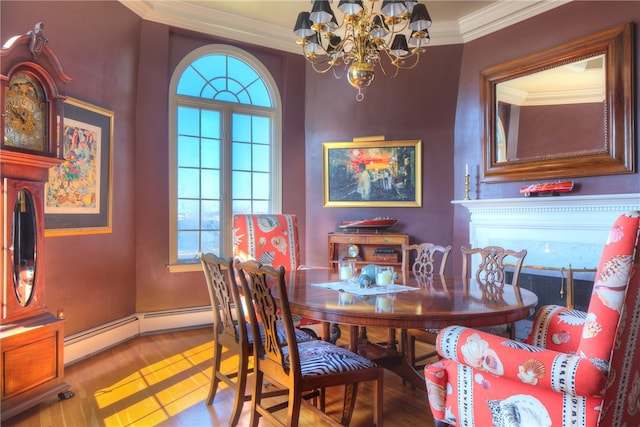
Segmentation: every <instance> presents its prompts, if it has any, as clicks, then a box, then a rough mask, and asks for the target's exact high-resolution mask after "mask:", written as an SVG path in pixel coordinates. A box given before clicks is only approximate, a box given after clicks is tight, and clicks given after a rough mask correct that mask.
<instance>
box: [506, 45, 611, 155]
mask: <svg viewBox="0 0 640 427" xmlns="http://www.w3.org/2000/svg"><path fill="white" fill-rule="evenodd" d="M604 59H605V58H604V55H597V56H595V57H592V58H587V59H582V60H578V61H575V62H570V63H568V64H564V65H561V66H559V67H555V68H550V69H548V70H543V71H540V72H537V73H534V74H529V75H526V76H523V77H518V78H515V79H512V80H507V81H504V82H500V83H498V84H497V85H496V102H497V105H496V108H497V111H496V114H497V120H498V125H497V128H496V161H497V162H507V161H517V160H533V159H536V158H544V157H546V156H554V157H555V156H561V155H562V154H563V153H567V152H578V153H589V152H597V151H599V150H600V151H601V150H604V149H605V148H606V139H607V136H606V132H605V130H606V118H605V115H606V104H605V68H604ZM573 123H581V126H579V127H577V128H576V127H575V126H573V125H572V124H573Z"/></svg>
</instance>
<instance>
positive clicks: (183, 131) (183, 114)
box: [178, 107, 200, 136]
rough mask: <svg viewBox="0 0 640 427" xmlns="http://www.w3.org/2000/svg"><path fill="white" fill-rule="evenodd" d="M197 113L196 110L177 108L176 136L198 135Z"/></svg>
mask: <svg viewBox="0 0 640 427" xmlns="http://www.w3.org/2000/svg"><path fill="white" fill-rule="evenodd" d="M199 112H200V110H198V109H196V108H187V107H178V135H191V136H198V135H199V132H200V115H199Z"/></svg>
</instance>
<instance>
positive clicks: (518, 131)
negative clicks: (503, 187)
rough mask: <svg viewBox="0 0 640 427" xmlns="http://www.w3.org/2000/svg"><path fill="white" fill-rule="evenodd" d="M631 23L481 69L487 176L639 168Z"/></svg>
mask: <svg viewBox="0 0 640 427" xmlns="http://www.w3.org/2000/svg"><path fill="white" fill-rule="evenodd" d="M632 51H633V50H632V24H625V25H620V26H616V27H613V28H610V29H608V30H604V31H601V32H598V33H596V34H592V35H590V36H586V37H583V38H581V39H578V40H574V41H572V42H569V43H566V44H563V45H561V46H558V47H556V48H552V49H548V50H545V51H543V52H539V53H536V54H532V55H529V56H526V57H523V58H519V59H515V60H512V61H509V62H506V63H504V64H500V65H496V66H493V67H490V68H487V69H485V70H483V71H482V73H481V86H480V87H481V100H482V107H483V116H484V117H483V118H484V132H483V155H484V169H483V172H484V176H483V182H507V181H520V180H536V179H559V178H572V177H579V176H591V175H613V174H623V173H632V172H634V171H635V164H634V146H635V143H634V137H635V136H634V116H633V105H634V100H633V84H632V79H633V64H632Z"/></svg>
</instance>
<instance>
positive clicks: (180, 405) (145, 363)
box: [3, 328, 434, 427]
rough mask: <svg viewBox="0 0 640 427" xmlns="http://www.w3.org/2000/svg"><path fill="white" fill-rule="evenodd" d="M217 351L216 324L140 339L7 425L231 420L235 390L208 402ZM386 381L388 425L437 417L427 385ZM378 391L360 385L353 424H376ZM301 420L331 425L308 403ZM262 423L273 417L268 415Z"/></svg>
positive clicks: (334, 402) (338, 393)
mask: <svg viewBox="0 0 640 427" xmlns="http://www.w3.org/2000/svg"><path fill="white" fill-rule="evenodd" d="M368 332H369V338H370V339H375V338H377V336H381V337H382V336H384V334H383V331H376V330H371V329H370V330H369V331H368ZM378 333H379V334H380V335H378ZM343 335H344V334H343ZM341 341H342V339H341ZM212 353H213V345H212V342H211V331H210V329H209V328H206V329H196V330H189V331H180V332H170V333H162V334H156V335H149V336H144V337H140V338H136V339H133V340H131V341H128V342H126V343H123V344H121V345H118V346H117V347H114V348H112V349H109V350H106V351H104V352H102V353H100V354H98V355H96V356H93V357H91V358H88V359H85V360H83V361H80V362H76V363H74V364H73V365H71V366H68V367H67V368H66V369H65V380H66V382H67V383H68V384H69V385H71V389H72V391H73V392H74V393H75V396H74V397H72V398H71V399H69V400H62V401H60V400H58V399H57V398H51V399H50V400H46V401H44V402H42V403H40V404H39V405H38V406H36V407H34V408H32V409H30V410H28V411H26V412H24V413H22V414H19V415H16V416H15V417H13V418H11V419H9V420H7V421H6V422H5V423H3V426H6V427H10V426H12V427H13V426H15V427H48V426H51V427H80V426H184V427H199V426H227V424H228V418H229V415H230V408H231V405H232V403H233V392H232V391H231V390H229V389H226V388H223V389H221V390H219V391H218V394H217V395H216V398H215V400H214V402H213V406H207V405H206V404H205V402H204V401H205V399H206V397H207V393H208V391H209V384H210V378H211V358H212ZM234 363H236V362H235V360H234V358H228V359H227V360H226V361H225V364H226V365H225V366H229V367H232V366H233V365H234ZM384 381H385V384H384V424H385V426H386V427H401V426H407V427H409V426H411V427H414V426H425V427H431V426H433V425H434V424H433V418H432V416H431V413H430V411H429V405H428V402H427V394H426V393H425V392H424V391H422V390H412V389H411V387H410V386H408V385H407V386H403V385H402V381H401V380H400V378H399V377H397V376H396V375H395V374H393V373H390V372H385V378H384ZM222 387H225V386H224V385H223V386H222ZM341 397H342V389H338V388H334V389H329V390H327V412H328V413H330V414H336V416H337V413H338V411H339V410H340V406H341V400H340V399H341ZM371 398H372V389H371V387H370V386H369V385H368V384H367V385H364V386H363V387H361V388H359V391H358V402H357V404H356V412H355V413H354V416H353V419H352V422H351V425H352V426H369V425H371V424H372V410H371V405H370V400H371ZM249 409H250V402H247V403H245V405H244V408H243V412H242V416H241V417H240V422H239V424H238V425H239V426H245V425H248V423H249V416H250V414H249ZM282 412H283V415H284V412H285V411H282ZM300 424H301V425H302V426H321V425H325V423H324V421H322V420H321V418H319V417H318V416H316V415H314V414H313V412H312V411H310V410H308V409H304V408H303V411H302V415H301V422H300ZM260 425H261V426H267V425H269V424H268V423H267V422H266V421H265V420H263V419H261V420H260Z"/></svg>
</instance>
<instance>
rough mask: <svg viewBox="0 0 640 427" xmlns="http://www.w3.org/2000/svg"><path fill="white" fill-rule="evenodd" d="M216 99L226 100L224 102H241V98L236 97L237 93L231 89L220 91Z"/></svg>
mask: <svg viewBox="0 0 640 427" xmlns="http://www.w3.org/2000/svg"><path fill="white" fill-rule="evenodd" d="M215 100H216V101H224V102H233V103H235V104H239V103H240V100H239V99H238V97H236V95H235V94H233V93H231V92H229V91H226V90H225V91H222V92H218V93H217V94H216V97H215Z"/></svg>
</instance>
